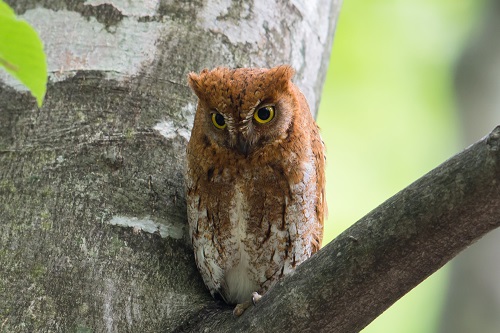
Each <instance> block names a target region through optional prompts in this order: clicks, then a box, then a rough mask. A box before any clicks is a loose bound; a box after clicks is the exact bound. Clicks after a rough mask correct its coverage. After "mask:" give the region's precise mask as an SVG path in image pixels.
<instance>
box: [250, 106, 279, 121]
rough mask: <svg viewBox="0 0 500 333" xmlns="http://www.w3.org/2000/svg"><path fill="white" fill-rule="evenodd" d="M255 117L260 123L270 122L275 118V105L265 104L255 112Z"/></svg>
mask: <svg viewBox="0 0 500 333" xmlns="http://www.w3.org/2000/svg"><path fill="white" fill-rule="evenodd" d="M253 118H254V119H255V120H256V121H257V122H258V123H260V124H265V123H268V122H270V121H271V120H272V119H273V118H274V106H271V105H268V106H264V107H262V108H260V109H258V110H257V111H255V113H254V114H253Z"/></svg>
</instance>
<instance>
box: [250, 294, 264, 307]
mask: <svg viewBox="0 0 500 333" xmlns="http://www.w3.org/2000/svg"><path fill="white" fill-rule="evenodd" d="M261 298H262V295H260V294H259V293H258V292H253V293H252V303H253V305H254V306H256V305H257V303H259V301H260V299H261Z"/></svg>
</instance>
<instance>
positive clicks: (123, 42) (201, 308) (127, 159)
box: [0, 0, 340, 332]
mask: <svg viewBox="0 0 500 333" xmlns="http://www.w3.org/2000/svg"><path fill="white" fill-rule="evenodd" d="M7 2H8V3H9V4H10V5H11V6H12V7H13V8H14V10H15V11H16V13H17V14H18V15H20V16H21V17H22V18H24V19H26V20H27V21H28V22H29V23H31V24H32V25H34V26H35V28H36V29H37V30H38V31H39V33H40V35H41V38H42V40H43V41H44V44H45V50H46V52H47V54H48V66H49V71H50V82H49V85H48V91H47V96H46V100H45V104H44V106H43V108H42V109H40V110H38V109H37V108H36V107H35V102H34V99H33V98H32V97H31V96H30V95H29V94H28V93H27V92H26V91H23V88H22V87H21V86H20V85H19V84H18V83H17V82H15V81H14V80H12V79H11V78H9V77H7V76H5V75H3V76H2V77H1V78H0V79H1V82H0V332H160V331H162V332H163V331H164V332H171V331H176V330H190V329H191V328H192V327H193V325H196V323H200V322H201V321H202V320H203V319H205V318H207V316H208V318H209V320H214V319H216V318H219V319H218V320H220V322H221V323H223V322H224V321H234V319H233V318H231V317H230V316H228V312H227V311H225V307H224V306H223V305H221V304H219V303H215V302H214V300H213V299H212V298H211V297H210V295H209V293H208V292H207V290H206V289H205V287H204V286H203V283H202V281H201V278H200V276H199V274H198V272H197V270H196V266H195V264H194V259H193V256H192V251H191V247H190V245H189V243H188V241H187V240H186V237H185V235H186V214H185V208H186V207H185V200H184V186H183V173H184V171H183V169H184V167H183V165H184V162H183V161H184V154H185V145H186V142H187V139H188V138H189V131H190V127H191V125H192V124H191V123H192V120H193V113H194V109H195V102H196V99H195V96H194V95H193V94H192V93H191V92H190V90H189V88H188V86H187V84H186V80H185V78H186V75H187V73H188V72H189V71H199V70H201V69H202V68H205V67H208V68H211V67H214V66H217V65H224V66H229V67H239V66H258V67H270V66H274V65H277V64H281V63H290V64H291V65H292V66H293V67H295V69H296V70H297V74H296V77H295V82H296V83H297V84H298V86H299V87H300V88H301V89H302V90H303V92H304V93H305V95H306V97H307V98H308V100H309V102H310V105H311V106H312V109H313V112H315V110H317V106H318V103H319V97H320V92H321V88H322V84H323V81H324V76H325V73H326V68H327V63H328V59H329V51H330V46H331V42H332V39H333V31H334V26H335V21H336V17H337V14H338V10H339V7H340V2H339V1H327V0H320V1H311V2H310V1H299V0H296V1H290V2H282V1H209V0H207V1H182V2H180V1H161V2H160V1H156V0H146V1H124V0H88V1H85V2H82V1H77V0H65V1H63V0H51V1H33V0H16V1H13V0H10V1H7ZM193 331H194V330H193Z"/></svg>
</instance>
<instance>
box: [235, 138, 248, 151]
mask: <svg viewBox="0 0 500 333" xmlns="http://www.w3.org/2000/svg"><path fill="white" fill-rule="evenodd" d="M236 149H238V151H239V152H240V153H241V154H243V155H245V156H248V154H249V153H250V143H249V142H248V141H247V140H245V139H244V138H242V137H241V136H239V137H238V143H237V144H236Z"/></svg>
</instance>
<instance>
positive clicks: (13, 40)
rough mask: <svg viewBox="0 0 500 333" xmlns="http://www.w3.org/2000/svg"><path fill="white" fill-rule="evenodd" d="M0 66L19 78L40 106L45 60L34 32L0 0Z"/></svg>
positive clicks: (45, 77)
mask: <svg viewBox="0 0 500 333" xmlns="http://www.w3.org/2000/svg"><path fill="white" fill-rule="evenodd" d="M0 67H3V68H5V70H6V71H7V72H8V73H9V74H11V75H12V76H14V77H15V78H17V79H18V80H19V81H21V82H22V83H23V84H24V85H25V86H26V87H27V88H28V89H29V90H30V91H31V94H32V95H33V96H34V97H35V98H36V100H37V103H38V106H39V107H41V106H42V103H43V98H44V96H45V91H46V89H47V60H46V58H45V53H44V52H43V44H42V41H41V40H40V38H39V37H38V34H37V33H36V31H35V30H34V29H33V28H32V27H31V26H30V25H29V24H28V23H27V22H25V21H23V20H18V19H17V18H16V16H15V14H14V11H13V10H12V9H11V8H10V7H9V6H8V5H7V4H6V3H5V2H3V1H2V0H0Z"/></svg>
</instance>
